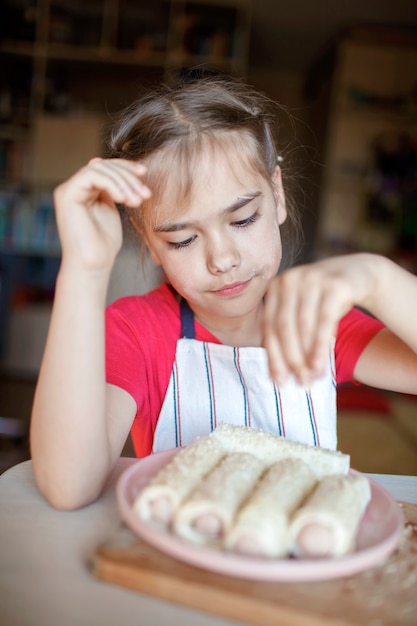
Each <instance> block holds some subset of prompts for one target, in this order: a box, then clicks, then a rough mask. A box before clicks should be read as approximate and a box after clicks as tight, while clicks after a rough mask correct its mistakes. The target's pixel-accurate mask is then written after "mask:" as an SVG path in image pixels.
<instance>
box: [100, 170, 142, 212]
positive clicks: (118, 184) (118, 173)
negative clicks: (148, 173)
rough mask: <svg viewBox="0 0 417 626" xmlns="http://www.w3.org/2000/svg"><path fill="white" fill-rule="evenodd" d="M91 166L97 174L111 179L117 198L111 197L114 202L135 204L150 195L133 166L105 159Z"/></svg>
mask: <svg viewBox="0 0 417 626" xmlns="http://www.w3.org/2000/svg"><path fill="white" fill-rule="evenodd" d="M91 167H92V169H93V170H94V171H95V172H97V174H100V175H102V176H103V177H107V178H108V179H109V180H110V181H112V183H113V184H112V187H113V189H117V191H116V194H117V199H116V197H114V198H113V199H114V200H115V201H116V202H122V203H125V204H127V205H129V206H137V205H139V204H140V203H141V202H142V201H143V200H146V199H148V198H149V197H150V196H151V191H150V189H149V188H148V187H147V186H146V185H145V184H144V183H143V181H142V180H141V179H140V178H139V177H138V176H137V174H136V172H135V171H134V169H133V168H127V167H126V166H125V165H124V164H118V163H115V162H110V161H107V162H106V161H105V160H99V161H96V162H95V163H93V164H92V166H91ZM101 180H103V179H101Z"/></svg>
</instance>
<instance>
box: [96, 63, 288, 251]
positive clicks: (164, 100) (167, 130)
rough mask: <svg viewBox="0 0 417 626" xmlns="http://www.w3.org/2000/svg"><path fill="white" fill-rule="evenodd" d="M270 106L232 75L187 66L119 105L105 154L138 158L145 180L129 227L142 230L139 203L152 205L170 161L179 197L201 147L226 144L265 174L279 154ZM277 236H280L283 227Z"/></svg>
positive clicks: (186, 187) (187, 184)
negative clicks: (145, 194) (145, 192)
mask: <svg viewBox="0 0 417 626" xmlns="http://www.w3.org/2000/svg"><path fill="white" fill-rule="evenodd" d="M276 106H277V105H276V104H275V103H273V102H272V101H271V100H270V99H269V98H268V97H267V96H265V95H263V94H261V93H259V92H258V91H256V90H255V89H253V88H252V87H250V86H249V85H247V84H245V83H243V82H242V81H240V80H238V79H236V78H232V77H230V76H226V75H224V74H221V73H217V72H216V73H214V72H209V73H206V72H204V71H202V70H192V71H188V72H186V73H182V74H181V75H180V76H179V77H177V78H176V79H175V80H174V81H171V82H168V83H166V84H163V85H161V86H159V87H157V88H154V89H152V91H150V92H148V93H147V94H145V95H144V96H143V97H142V98H140V99H139V100H137V101H135V102H134V103H133V104H132V105H130V106H129V107H127V108H126V109H125V110H124V111H122V113H121V114H120V116H119V118H118V120H117V121H116V123H115V124H114V126H113V129H112V131H111V134H110V139H109V145H108V153H107V155H108V156H109V157H111V158H117V157H119V158H124V159H131V160H140V161H143V162H144V163H146V165H147V167H148V172H147V175H146V182H147V184H148V185H149V186H150V188H151V189H152V197H151V199H150V200H148V201H147V202H146V203H144V204H143V206H142V210H141V211H140V214H139V212H135V213H134V214H131V215H130V219H131V220H132V221H133V222H134V224H135V227H136V229H137V230H139V232H143V228H144V224H143V216H144V215H146V214H149V212H148V211H147V210H146V209H147V207H146V204H150V205H151V206H152V208H153V209H155V208H156V206H157V204H158V198H160V197H161V195H162V193H163V191H164V188H165V183H166V178H164V177H163V176H161V172H162V171H166V172H169V171H170V169H172V167H173V164H175V174H177V173H178V172H179V173H180V176H179V183H178V184H179V187H178V195H179V197H182V198H184V197H186V196H187V194H188V193H189V192H190V189H191V187H192V180H193V172H194V167H195V164H196V163H197V162H198V155H199V154H200V153H201V148H202V147H203V146H204V147H206V146H217V147H218V146H220V147H222V146H223V147H226V146H227V145H228V144H229V145H230V144H234V145H235V146H236V147H237V148H238V149H239V151H240V153H241V154H242V151H243V150H244V152H243V154H244V155H245V157H246V156H247V157H248V158H249V160H250V164H251V165H252V166H253V167H254V168H255V169H256V170H257V171H258V172H259V173H260V174H261V175H262V176H264V177H265V178H266V179H268V180H270V179H271V176H272V174H273V173H274V171H275V168H276V166H277V164H279V165H281V163H280V162H281V160H283V157H282V155H281V153H280V152H278V149H277V143H276V139H277V138H276V136H275V133H276V126H275V120H276V117H275V110H274V107H276ZM176 180H177V178H176ZM284 185H285V183H284ZM286 196H287V197H286V203H287V212H288V218H287V222H288V223H287V224H286V230H288V231H292V232H291V238H290V241H287V242H286V243H287V244H290V245H291V243H294V235H295V239H296V240H297V241H298V233H299V218H298V216H297V214H296V212H295V211H293V210H291V202H290V201H289V198H288V193H287V190H286ZM284 230H285V229H284ZM283 237H284V238H285V239H288V237H285V233H283ZM291 239H292V242H291ZM284 247H285V246H284Z"/></svg>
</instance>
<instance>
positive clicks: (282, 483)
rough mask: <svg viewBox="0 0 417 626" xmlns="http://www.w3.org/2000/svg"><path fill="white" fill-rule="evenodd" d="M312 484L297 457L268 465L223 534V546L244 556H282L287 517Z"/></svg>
mask: <svg viewBox="0 0 417 626" xmlns="http://www.w3.org/2000/svg"><path fill="white" fill-rule="evenodd" d="M315 484H316V477H315V474H314V472H313V471H312V470H311V469H310V468H309V467H308V465H306V464H305V463H304V462H303V461H300V460H299V459H292V458H287V459H283V460H282V461H278V462H277V463H274V464H273V465H271V466H270V467H269V468H268V469H267V470H266V471H265V473H264V474H263V475H262V477H261V479H260V480H259V482H258V484H257V485H256V487H255V489H254V491H253V492H252V493H251V495H250V496H249V498H248V499H247V501H246V502H245V503H244V505H243V506H242V508H241V510H240V511H239V513H238V515H237V518H236V520H235V523H234V525H233V527H232V528H231V529H230V531H229V532H228V533H227V535H226V537H225V547H226V549H229V550H231V551H233V552H238V553H242V554H246V555H248V556H257V557H270V558H273V557H283V556H286V555H287V554H288V552H289V548H290V536H289V520H290V516H291V514H292V513H293V512H294V511H295V509H297V507H298V506H299V505H300V503H301V502H302V501H303V500H304V499H305V498H306V497H307V496H308V495H309V494H310V492H311V491H312V489H313V488H314V486H315Z"/></svg>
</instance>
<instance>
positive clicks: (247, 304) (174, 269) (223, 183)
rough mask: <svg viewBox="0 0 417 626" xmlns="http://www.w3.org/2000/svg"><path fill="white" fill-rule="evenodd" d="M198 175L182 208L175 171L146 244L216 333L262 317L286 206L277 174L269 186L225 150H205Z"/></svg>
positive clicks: (278, 258)
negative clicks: (261, 310)
mask: <svg viewBox="0 0 417 626" xmlns="http://www.w3.org/2000/svg"><path fill="white" fill-rule="evenodd" d="M232 155H233V157H232ZM194 171H195V174H194V178H193V184H192V189H191V193H190V194H189V196H188V198H187V201H186V202H185V203H184V205H183V206H182V205H181V206H178V205H177V203H178V200H176V198H177V193H176V187H175V169H174V172H173V174H172V175H171V177H170V180H169V182H168V184H167V186H166V189H165V191H164V193H163V197H162V200H161V203H160V205H159V206H158V212H157V222H156V223H153V224H148V226H147V227H146V239H147V243H148V246H149V249H150V252H151V255H152V258H153V260H154V261H155V262H156V263H157V264H160V265H161V266H162V267H163V269H164V271H165V274H166V276H167V278H168V280H169V282H170V283H171V284H172V286H173V287H174V288H175V290H176V291H177V292H178V293H179V294H181V295H182V296H183V297H184V298H185V299H186V300H187V301H188V303H189V305H190V306H191V308H192V309H193V311H194V314H195V316H196V318H197V319H199V321H200V322H202V323H203V324H204V325H205V326H206V327H208V328H209V329H211V330H212V331H213V330H214V331H215V330H216V328H220V327H221V326H222V325H224V324H226V323H227V320H229V322H230V324H233V323H234V322H236V321H237V320H241V319H242V318H248V319H249V320H250V319H251V316H253V315H257V314H258V313H259V308H260V307H262V299H263V296H264V295H265V292H266V290H267V289H268V285H269V284H270V281H271V280H272V279H273V277H274V276H275V275H276V274H277V272H278V269H279V265H280V262H281V256H282V248H281V238H280V229H279V227H280V225H281V224H282V223H283V222H284V220H285V218H286V209H285V198H284V193H283V189H282V184H281V176H280V170H279V168H277V170H276V172H275V174H274V176H273V178H272V180H271V181H268V180H265V178H264V177H263V176H261V174H260V173H258V172H257V171H254V170H253V168H252V167H251V166H250V165H249V164H248V159H245V158H244V155H242V157H240V156H239V157H238V159H236V154H235V153H232V152H230V151H229V153H228V151H227V149H226V150H225V149H219V148H215V149H214V150H208V149H206V150H204V151H203V154H202V155H201V157H200V159H199V163H198V164H197V167H196V168H195V170H194ZM173 203H174V204H175V206H173Z"/></svg>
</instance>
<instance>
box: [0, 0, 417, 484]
mask: <svg viewBox="0 0 417 626" xmlns="http://www.w3.org/2000/svg"><path fill="white" fill-rule="evenodd" d="M196 65H199V66H204V67H208V68H213V69H219V70H223V71H226V72H229V73H232V74H234V75H236V76H238V77H241V78H244V79H245V80H246V81H248V82H249V83H251V84H252V85H254V86H255V87H256V88H258V89H260V90H261V91H263V92H264V93H266V94H267V95H268V96H270V97H271V98H272V99H274V100H276V101H278V102H279V103H280V104H282V106H283V110H282V113H281V115H280V117H279V120H278V123H279V127H280V137H279V141H280V145H281V147H282V150H283V153H284V154H285V155H286V157H285V162H284V167H288V168H290V171H291V175H290V176H289V179H288V180H289V183H288V188H287V193H288V194H290V195H291V197H293V198H294V200H295V202H296V204H297V206H298V209H299V211H300V213H301V216H302V222H303V229H304V240H305V241H304V247H303V252H302V253H300V254H299V256H298V258H297V262H302V261H309V260H314V259H318V258H321V257H324V256H328V255H331V254H340V253H344V252H353V251H356V250H368V251H373V252H378V253H381V254H385V255H387V256H389V257H391V258H393V259H394V260H395V261H397V262H398V263H400V264H402V265H403V266H405V267H407V268H408V269H410V270H411V271H413V272H417V3H416V2H415V1H414V0H396V1H393V0H367V2H363V0H350V2H349V3H341V2H338V1H336V0H334V1H324V0H322V1H318V2H311V1H310V0H291V2H281V1H279V0H256V1H255V0H254V1H253V2H252V1H250V0H193V1H192V2H191V1H188V0H154V2H152V3H149V2H148V1H146V0H2V5H1V8H0V472H1V471H3V470H4V469H5V468H7V467H9V466H10V465H13V464H14V463H16V462H19V461H21V460H23V459H26V458H29V454H30V453H29V448H28V440H27V433H28V425H29V419H30V408H31V403H32V398H33V390H34V385H35V383H36V377H37V374H38V369H39V364H40V360H41V356H42V351H43V347H44V342H45V337H46V332H47V328H48V323H49V318H50V312H51V306H52V301H53V295H54V284H55V278H56V274H57V271H58V267H59V261H60V248H59V241H58V237H57V232H56V227H55V222H54V213H53V204H52V190H53V188H54V187H55V186H56V185H57V184H58V183H59V182H61V181H62V180H64V179H65V178H67V177H68V176H69V175H71V174H72V173H73V172H74V171H75V170H76V169H77V168H78V167H80V166H81V165H83V164H84V163H85V162H86V161H87V160H88V159H89V158H91V157H92V156H96V155H101V154H103V153H104V149H105V148H104V146H105V139H106V132H107V128H108V126H109V123H110V122H111V120H112V118H113V116H114V115H115V113H116V112H117V111H119V110H120V109H121V108H123V107H124V106H125V105H127V104H129V103H130V102H131V101H132V100H133V99H134V98H135V97H137V96H138V95H140V94H142V93H143V92H144V91H146V89H148V88H149V87H150V86H152V84H154V83H155V82H159V81H160V80H161V79H164V78H166V77H167V76H168V75H169V74H170V73H171V72H172V71H174V70H175V71H176V70H178V69H181V68H189V67H193V66H196ZM160 278H161V277H160V274H159V272H158V269H157V268H155V267H153V266H152V264H151V263H150V261H148V260H145V262H144V263H143V262H142V260H141V258H140V255H139V254H138V250H137V245H136V244H135V242H134V241H132V240H130V238H129V237H128V236H126V242H125V245H124V247H123V249H122V251H121V253H120V256H119V258H118V260H117V263H116V266H115V268H114V272H113V277H112V281H111V284H110V289H109V294H108V301H109V302H111V301H112V300H114V299H115V298H117V297H119V296H122V295H126V294H130V293H143V292H144V291H147V290H148V289H150V288H152V287H153V286H155V285H156V284H158V282H159V280H160ZM63 358H64V356H63ZM338 402H339V447H340V448H341V449H342V450H343V451H344V452H348V453H350V454H351V456H352V466H353V467H355V468H356V469H358V470H360V471H369V472H387V473H404V474H407V473H408V474H416V473H417V403H416V400H415V398H414V397H406V396H403V395H399V394H388V393H383V392H379V391H373V390H370V389H366V388H352V387H347V388H343V389H341V390H340V393H339V401H338ZM131 453H132V451H131V448H130V446H129V443H128V444H127V446H126V449H125V454H131Z"/></svg>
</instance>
